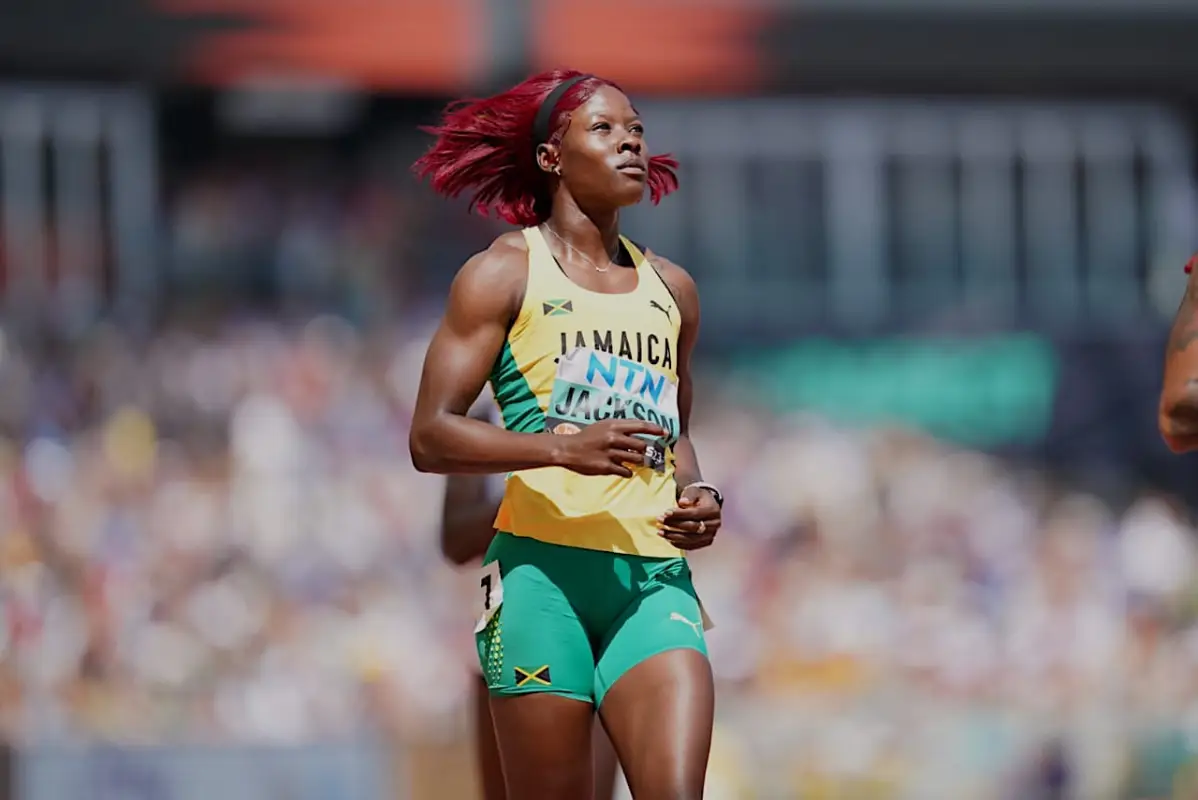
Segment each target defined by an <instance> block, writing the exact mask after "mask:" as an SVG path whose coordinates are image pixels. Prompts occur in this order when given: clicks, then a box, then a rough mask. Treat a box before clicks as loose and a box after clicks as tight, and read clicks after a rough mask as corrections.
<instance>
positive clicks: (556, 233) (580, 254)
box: [544, 222, 615, 272]
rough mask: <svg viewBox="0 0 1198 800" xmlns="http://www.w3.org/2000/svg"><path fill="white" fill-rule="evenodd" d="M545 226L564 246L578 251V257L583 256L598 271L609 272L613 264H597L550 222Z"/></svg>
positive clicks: (613, 261)
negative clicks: (604, 265)
mask: <svg viewBox="0 0 1198 800" xmlns="http://www.w3.org/2000/svg"><path fill="white" fill-rule="evenodd" d="M544 228H545V230H547V231H549V232H550V233H551V234H553V238H554V239H557V240H558V241H559V242H561V243H562V245H563V246H564V247H565V248H566V249H567V250H572V251H574V252H575V253H577V254H578V257H579V258H581V259H582V260H583V261H585V262H587V263H588V264H590V265H591V268H592V269H594V270H595V271H596V272H607V271H608V270H609V269H611V264H608V265H607V266H606V267H601V266H599V265H598V264H596V263H595V262H594V261H592V260H591V259H589V258H587V254H586V253H584V252H582V251H581V250H579V249H578V248H577V247H574V246H573V245H572V244H570V243H569V242H567V241H566V240H565V239H563V238H562V237H561V236H560V235H559V234H558V232H557V231H555V230H554V229H553V228H551V227H549V223H548V222H546V223H545V225H544ZM608 258H611V260H612V263H615V259H614V258H612V257H611V256H608Z"/></svg>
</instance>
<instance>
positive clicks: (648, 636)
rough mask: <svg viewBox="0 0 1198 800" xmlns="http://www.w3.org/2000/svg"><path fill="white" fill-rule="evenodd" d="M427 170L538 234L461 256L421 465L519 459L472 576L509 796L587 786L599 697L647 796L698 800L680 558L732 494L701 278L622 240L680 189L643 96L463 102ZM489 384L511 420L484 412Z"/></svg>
mask: <svg viewBox="0 0 1198 800" xmlns="http://www.w3.org/2000/svg"><path fill="white" fill-rule="evenodd" d="M431 132H432V133H434V134H435V135H436V137H437V139H436V141H435V142H434V144H433V145H432V147H431V148H430V150H429V151H428V153H426V154H425V155H424V156H423V157H422V158H421V159H420V161H418V162H417V165H416V169H417V171H418V172H419V173H420V174H421V175H423V176H425V177H428V178H429V179H430V180H431V182H432V185H433V188H434V189H436V190H437V191H438V192H440V193H442V194H445V195H449V196H456V195H458V194H460V193H462V192H469V193H470V194H471V195H472V198H473V205H474V206H475V207H476V208H479V209H482V210H484V211H487V210H493V211H495V212H497V213H498V214H499V215H501V216H502V217H503V218H505V219H507V220H508V221H510V222H513V223H515V224H518V225H522V226H525V227H524V228H523V230H521V231H517V232H513V233H509V234H505V235H503V236H500V237H499V238H498V239H497V240H496V241H495V242H494V243H493V244H492V245H491V247H490V248H488V249H487V250H486V251H484V252H482V253H479V254H478V255H475V256H474V257H472V258H471V259H470V260H469V261H467V262H466V264H465V265H464V266H463V267H462V269H461V271H460V272H459V273H458V275H457V277H456V278H455V280H454V282H453V286H452V288H451V289H450V292H449V300H448V303H447V307H446V311H445V316H444V318H443V319H442V320H441V324H440V327H439V328H438V330H437V332H436V334H435V335H434V336H433V340H432V343H431V344H430V346H429V351H428V355H427V357H426V360H425V364H424V372H423V375H422V376H421V383H420V392H419V396H418V399H417V402H416V410H415V413H414V416H413V420H412V428H411V440H410V443H409V444H410V448H411V453H412V461H413V463H414V464H415V465H416V467H417V468H418V469H420V470H424V471H430V472H442V473H466V474H486V473H496V472H507V473H509V475H508V479H507V482H506V484H505V489H504V495H503V500H502V501H501V503H500V508H499V513H498V515H497V517H496V520H495V527H496V528H498V530H499V533H497V534H496V535H495V538H494V540H493V541H492V543H491V546H490V548H489V549H488V551H487V555H486V557H485V559H484V567H483V575H482V576H481V579H480V584H481V586H480V595H481V596H480V598H479V606H480V618H479V624H478V626H477V630H476V633H477V634H478V637H477V639H478V649H479V657H480V660H481V663H482V667H483V674H484V676H485V678H486V680H487V686H488V688H489V690H490V693H491V713H492V717H493V719H494V724H495V733H496V739H497V741H498V744H499V751H500V756H501V759H502V762H503V772H504V777H505V781H506V785H507V796H508V797H509V798H511V800H557V799H559V798H560V800H576V799H577V798H587V797H590V796H591V783H592V777H591V763H592V761H591V758H590V753H591V731H592V727H593V726H592V718H593V715H594V713H595V710H596V709H598V713H599V717H600V720H601V722H602V724H603V727H604V728H605V729H606V730H607V733H608V736H609V737H610V739H611V741H612V744H613V745H614V747H615V750H616V754H617V755H618V756H619V759H620V764H621V765H622V766H623V768H624V775H625V777H626V779H627V780H628V784H629V788H630V789H631V791H632V795H633V796H634V797H636V798H637V799H638V800H667V799H668V800H699V798H701V797H702V795H703V779H704V773H705V771H706V765H707V757H708V751H709V750H710V746H711V726H712V714H713V704H714V690H713V687H712V675H711V667H710V664H709V662H708V660H707V652H706V642H705V639H704V630H703V628H704V626H703V619H704V615H703V613H702V609H701V608H700V606H699V601H698V599H697V598H696V596H695V591H694V587H693V586H692V583H691V576H690V570H689V568H688V566H687V563H686V561H685V559H684V558H683V557H682V556H683V554H682V552H681V551H682V550H691V549H695V548H699V547H706V546H707V545H710V544H711V542H712V540H713V538H714V536H715V534H716V532H717V531H718V530H719V526H720V506H721V505H722V502H723V501H722V498H721V496H720V494H719V492H718V491H717V490H716V489H715V487H713V486H711V485H710V484H706V483H704V482H703V481H702V477H701V474H700V472H699V465H698V461H697V459H696V457H695V451H694V448H693V447H692V446H691V442H690V439H689V436H688V428H687V425H688V421H689V416H690V408H691V376H690V358H691V351H692V348H693V347H694V343H695V338H696V336H697V334H698V328H699V300H698V292H697V290H696V288H695V284H694V281H692V280H691V278H690V276H689V275H687V273H686V272H685V271H683V270H682V269H681V268H680V267H678V266H676V265H674V264H672V263H670V262H669V261H667V260H666V259H664V258H660V257H657V256H653V255H650V254H642V253H641V252H640V250H639V249H638V248H637V247H636V246H635V245H634V244H632V243H631V242H630V241H628V239H626V238H623V237H621V236H620V235H619V218H620V209H621V208H623V207H625V206H629V205H632V204H633V203H636V202H638V201H639V200H640V199H641V197H642V196H643V194H644V192H645V189H646V187H648V189H649V192H650V196H651V197H652V199H653V200H655V201H656V200H659V199H660V198H661V197H662V196H664V195H665V194H666V193H667V192H669V191H671V190H672V189H674V188H676V186H677V180H676V178H675V177H674V173H673V171H672V168H673V167H674V166H676V165H675V162H674V161H673V160H671V159H668V158H664V157H661V156H658V157H656V158H651V157H650V156H649V154H648V149H647V147H646V144H645V131H644V126H643V125H642V123H641V120H640V118H639V117H638V115H637V113H636V110H635V109H634V108H633V107H632V104H631V103H630V102H629V100H628V98H627V97H626V96H625V95H624V93H623V92H621V91H620V90H619V89H618V88H616V87H615V86H613V85H612V84H610V83H609V82H607V81H603V80H601V79H599V78H595V77H593V76H590V75H583V74H580V73H577V72H552V73H548V74H543V75H539V76H536V77H534V78H531V79H529V80H528V81H525V82H524V83H522V84H520V85H518V86H516V87H515V88H513V89H511V90H509V91H507V92H504V93H502V94H500V95H497V96H495V97H492V98H489V99H486V100H481V101H476V102H469V103H463V104H458V105H456V106H452V107H450V108H449V109H448V110H447V111H446V114H445V116H444V118H443V119H442V121H441V124H440V125H438V126H437V127H435V128H433V129H431ZM488 380H489V381H490V383H491V388H492V390H493V392H494V395H495V399H496V402H497V404H498V406H499V409H500V412H501V414H502V417H503V422H504V428H498V427H496V426H492V425H488V424H486V423H484V422H480V421H478V420H473V419H470V418H469V415H468V412H469V409H470V407H471V404H472V403H473V402H474V400H475V398H476V397H477V396H478V394H479V392H480V391H481V390H482V388H483V386H484V385H485V384H486V383H487V381H488Z"/></svg>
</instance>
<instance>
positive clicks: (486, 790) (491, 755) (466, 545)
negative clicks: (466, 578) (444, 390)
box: [441, 409, 618, 800]
mask: <svg viewBox="0 0 1198 800" xmlns="http://www.w3.org/2000/svg"><path fill="white" fill-rule="evenodd" d="M489 411H490V409H487V410H486V411H483V410H476V411H472V412H471V417H473V418H475V419H481V420H486V421H487V422H490V423H497V422H499V420H498V419H497V418H496V416H495V414H494V413H488V412H489ZM502 495H503V482H502V479H501V476H498V475H450V476H449V480H448V481H446V484H445V502H444V505H443V507H442V509H441V553H442V554H443V555H444V556H445V557H446V558H447V559H449V560H450V561H451V562H453V563H454V564H456V565H458V566H459V567H460V566H463V565H465V564H468V563H471V562H473V561H475V560H477V559H481V558H482V556H483V555H484V554H485V553H486V552H487V547H489V546H490V544H491V539H493V538H494V536H495V528H494V523H495V513H496V511H497V510H498V508H499V497H501V496H502ZM488 695H489V693H488V691H487V682H486V680H485V679H484V678H483V676H482V673H481V672H479V675H478V682H477V684H476V685H475V704H474V707H475V717H474V727H475V739H474V740H475V746H476V747H477V748H478V750H477V753H478V767H479V776H480V778H481V780H482V790H483V800H505V798H506V797H507V793H506V792H505V790H504V785H503V767H502V765H501V763H500V761H499V746H498V745H497V744H496V743H495V728H494V725H493V723H492V722H491V706H490V704H489V703H488ZM596 727H598V726H596ZM594 746H595V800H611V798H612V797H613V796H614V794H615V791H616V773H617V770H618V765H617V763H616V751H615V750H613V749H612V746H611V743H610V742H609V741H608V740H607V734H606V733H604V732H603V731H602V730H599V731H596V732H595V737H594Z"/></svg>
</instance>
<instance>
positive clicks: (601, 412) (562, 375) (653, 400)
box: [545, 347, 679, 472]
mask: <svg viewBox="0 0 1198 800" xmlns="http://www.w3.org/2000/svg"><path fill="white" fill-rule="evenodd" d="M609 419H638V420H643V421H645V422H651V423H653V424H654V425H658V426H660V427H662V428H664V429H665V431H666V435H665V436H664V437H661V438H660V439H654V438H651V437H648V436H644V437H641V438H644V439H647V440H648V441H649V446H648V447H647V448H646V450H645V462H644V466H646V467H649V468H651V469H654V470H656V471H658V472H664V471H665V468H666V453H667V452H668V450H669V448H671V447H673V446H674V444H675V443H676V442H677V441H678V428H679V423H678V384H677V383H676V382H674V381H672V380H670V379H669V377H668V376H666V375H665V373H662V372H658V371H657V370H655V369H653V368H651V367H647V366H645V365H644V364H640V363H638V362H636V361H630V360H628V359H626V358H620V357H619V356H616V355H613V354H611V353H603V352H600V351H598V350H593V349H591V348H589V347H578V348H575V349H574V350H571V351H570V352H569V353H567V354H566V355H564V356H562V357H561V359H559V361H558V364H557V375H556V377H555V378H554V381H553V392H552V394H551V396H550V398H549V411H548V413H547V414H546V415H545V429H546V430H547V431H549V432H550V433H556V434H561V435H568V434H573V433H579V432H580V431H581V430H582V429H583V428H585V427H587V426H588V425H593V424H595V423H596V422H603V421H604V420H609Z"/></svg>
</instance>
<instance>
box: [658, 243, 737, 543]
mask: <svg viewBox="0 0 1198 800" xmlns="http://www.w3.org/2000/svg"><path fill="white" fill-rule="evenodd" d="M645 256H646V258H648V259H649V261H650V262H651V263H652V264H653V266H654V268H655V269H656V270H657V273H658V274H659V275H661V278H662V280H663V281H665V284H666V286H667V287H668V288H669V290H670V294H672V295H673V296H674V302H675V303H677V305H678V314H679V318H680V320H681V329H680V331H679V333H678V367H677V373H678V425H679V427H678V441H677V442H676V443H675V445H674V479H675V481H676V482H677V484H678V488H679V492H678V505H677V507H675V508H673V509H671V510H670V511H667V512H666V513H665V514H663V515H662V516H661V517H659V518H658V522H659V523H660V524H661V527H662V536H664V537H665V538H666V539H668V540H669V541H670V543H671V544H673V545H674V546H675V547H677V548H679V549H681V550H697V549H699V548H702V547H707V546H708V545H710V544H711V543H712V542H713V541H714V540H715V536H716V534H717V533H718V532H719V529H720V522H721V514H720V505H721V503H722V498H721V497H719V495H718V494H717V493H716V492H715V491H714V490H712V489H711V488H709V487H705V486H703V485H702V483H703V473H702V471H701V470H700V469H699V457H698V455H697V454H696V453H695V446H694V444H693V443H692V442H691V437H690V416H691V402H692V383H691V353H692V352H693V351H694V349H695V342H696V341H697V340H698V338H699V320H700V309H699V290H698V287H696V286H695V281H694V279H693V278H692V277H691V276H690V274H689V273H687V271H686V270H684V269H683V268H682V267H680V266H678V265H677V264H675V263H674V262H672V261H670V260H669V259H667V258H663V257H662V256H659V255H657V254H656V253H649V252H646V254H645Z"/></svg>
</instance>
